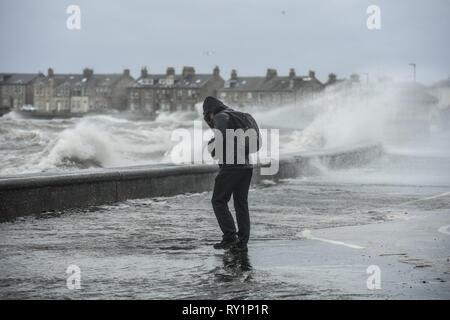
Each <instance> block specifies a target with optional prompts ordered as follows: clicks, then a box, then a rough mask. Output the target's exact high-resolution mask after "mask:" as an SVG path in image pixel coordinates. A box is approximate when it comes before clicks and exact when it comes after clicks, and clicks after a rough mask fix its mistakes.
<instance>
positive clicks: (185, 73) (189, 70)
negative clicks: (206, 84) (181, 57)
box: [182, 67, 195, 78]
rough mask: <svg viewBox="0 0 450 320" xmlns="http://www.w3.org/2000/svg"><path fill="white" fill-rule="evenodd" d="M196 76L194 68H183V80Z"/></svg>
mask: <svg viewBox="0 0 450 320" xmlns="http://www.w3.org/2000/svg"><path fill="white" fill-rule="evenodd" d="M194 74H195V69H194V67H183V73H182V76H183V78H186V77H188V76H191V75H194Z"/></svg>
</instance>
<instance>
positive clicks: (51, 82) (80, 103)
mask: <svg viewBox="0 0 450 320" xmlns="http://www.w3.org/2000/svg"><path fill="white" fill-rule="evenodd" d="M133 81H134V79H133V78H132V77H131V76H130V72H129V70H128V69H125V70H124V72H123V74H94V71H93V70H92V69H89V68H86V69H84V70H83V73H82V74H55V73H54V72H53V69H51V68H49V69H48V73H47V76H45V77H43V78H41V79H39V80H38V81H36V82H35V83H34V86H33V87H34V107H35V109H36V112H37V113H41V114H49V115H64V114H69V115H70V114H84V113H87V112H90V111H101V110H103V111H104V110H107V109H110V108H116V109H124V108H126V100H127V87H128V86H129V85H130V84H131V83H133Z"/></svg>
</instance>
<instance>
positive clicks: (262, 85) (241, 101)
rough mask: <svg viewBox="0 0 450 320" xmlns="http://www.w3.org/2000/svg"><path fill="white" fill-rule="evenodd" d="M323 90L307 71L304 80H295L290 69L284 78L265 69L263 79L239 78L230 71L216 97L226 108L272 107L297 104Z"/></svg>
mask: <svg viewBox="0 0 450 320" xmlns="http://www.w3.org/2000/svg"><path fill="white" fill-rule="evenodd" d="M323 88H324V85H323V84H322V83H321V82H320V81H319V80H318V79H317V78H316V76H315V73H314V71H309V74H308V75H307V76H297V75H296V74H295V70H294V69H290V71H289V75H288V76H278V74H277V70H275V69H267V73H266V76H265V77H261V76H259V77H258V76H257V77H247V76H245V77H239V76H238V74H237V71H236V70H232V72H231V77H230V79H229V80H227V81H226V82H225V86H224V87H223V88H221V89H220V90H219V91H218V96H219V99H221V100H223V101H224V102H225V103H226V104H229V105H230V106H239V107H244V106H250V105H265V106H272V105H283V104H292V103H294V104H296V103H299V102H300V101H301V99H302V98H305V97H313V96H314V95H315V93H317V92H319V91H321V90H322V89H323Z"/></svg>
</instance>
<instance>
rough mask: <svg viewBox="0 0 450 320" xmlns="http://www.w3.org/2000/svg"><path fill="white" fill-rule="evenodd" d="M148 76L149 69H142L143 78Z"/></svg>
mask: <svg viewBox="0 0 450 320" xmlns="http://www.w3.org/2000/svg"><path fill="white" fill-rule="evenodd" d="M147 76H148V71H147V67H143V68H142V69H141V78H146V77H147Z"/></svg>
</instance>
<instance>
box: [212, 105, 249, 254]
mask: <svg viewBox="0 0 450 320" xmlns="http://www.w3.org/2000/svg"><path fill="white" fill-rule="evenodd" d="M228 111H232V109H230V108H228V107H227V106H225V105H224V104H223V103H222V102H221V101H219V100H218V99H216V98H213V97H207V98H206V99H205V101H204V103H203V118H204V120H205V121H206V123H207V124H208V125H209V126H210V127H211V128H212V129H217V130H215V138H214V140H215V141H216V142H217V141H222V146H217V145H216V146H215V152H216V154H217V148H218V147H219V148H220V147H223V157H222V159H223V161H220V160H219V167H220V170H219V174H218V175H217V176H216V179H215V184H214V192H213V196H212V199H211V202H212V206H213V209H214V213H215V215H216V218H217V221H218V223H219V226H220V229H221V230H222V232H223V236H222V241H221V242H219V243H216V244H215V245H214V248H216V249H228V248H232V249H236V250H242V251H246V250H247V242H248V239H249V235H250V217H249V212H248V201H247V199H248V189H249V187H250V181H251V179H252V174H253V166H252V165H251V164H250V162H249V156H248V154H245V161H243V162H244V163H240V162H242V161H237V159H236V156H237V155H236V152H235V156H234V161H232V162H231V163H228V161H225V159H226V146H227V143H230V141H226V129H233V130H235V129H238V128H236V127H235V124H234V122H233V119H232V116H231V115H230V114H229V113H228ZM218 134H221V137H220V138H219V137H217V135H218ZM232 143H235V142H232ZM234 149H235V150H236V148H234ZM213 156H214V155H213ZM231 195H233V202H234V209H235V211H236V220H237V225H238V228H239V230H238V232H236V226H235V224H234V220H233V216H232V215H231V213H230V210H229V208H228V202H229V201H230V198H231Z"/></svg>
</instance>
